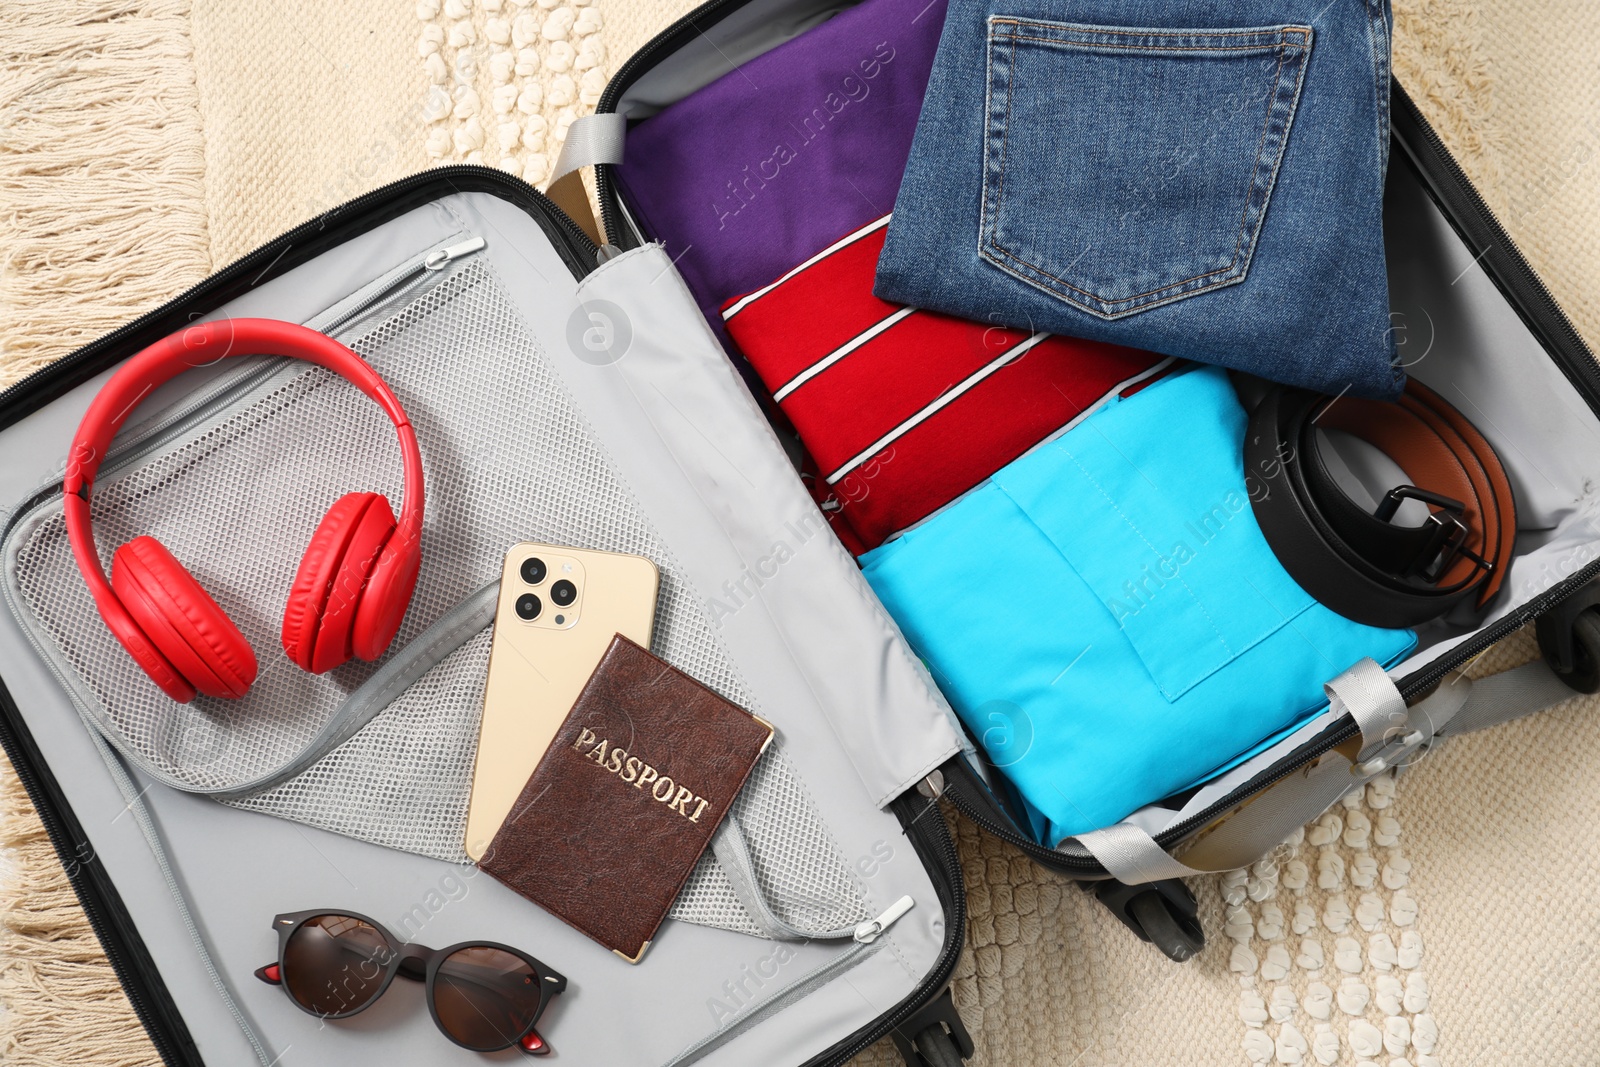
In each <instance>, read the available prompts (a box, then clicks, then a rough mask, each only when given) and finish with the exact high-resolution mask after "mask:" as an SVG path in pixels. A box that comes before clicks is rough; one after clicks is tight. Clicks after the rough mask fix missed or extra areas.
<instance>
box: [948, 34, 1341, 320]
mask: <svg viewBox="0 0 1600 1067" xmlns="http://www.w3.org/2000/svg"><path fill="white" fill-rule="evenodd" d="M1311 38H1312V33H1311V28H1310V27H1309V26H1276V27H1267V28H1258V29H1229V30H1160V29H1127V28H1111V27H1102V26H1084V25H1075V24H1069V23H1060V22H1043V21H1039V20H1034V19H1023V18H1015V17H1011V16H1006V15H994V16H991V17H990V19H989V29H988V86H989V87H988V97H987V109H988V117H987V124H986V130H985V137H984V159H983V207H982V219H981V223H980V233H979V252H980V254H981V255H982V256H983V257H984V259H985V260H987V261H988V262H990V263H992V264H993V265H995V266H996V267H999V268H1000V269H1002V270H1004V271H1006V272H1008V273H1010V274H1012V275H1014V276H1015V277H1017V278H1020V279H1021V280H1022V281H1025V282H1027V283H1028V284H1030V285H1033V286H1036V287H1038V288H1040V289H1042V290H1044V291H1045V292H1048V293H1051V294H1053V295H1054V296H1057V297H1059V298H1060V299H1062V300H1064V301H1066V302H1067V303H1069V304H1071V305H1072V306H1074V307H1077V308H1079V309H1081V310H1083V311H1086V312H1088V313H1090V314H1092V315H1095V316H1098V317H1100V318H1103V319H1116V318H1121V317H1123V316H1125V315H1131V314H1133V313H1135V312H1138V311H1143V310H1146V309H1148V308H1152V307H1159V306H1160V305H1162V304H1166V303H1170V302H1172V301H1174V300H1181V299H1183V298H1184V297H1188V296H1194V295H1196V294H1198V293H1204V292H1208V291H1210V290H1212V289H1217V288H1220V287H1222V286H1227V285H1233V284H1236V283H1238V282H1241V281H1243V280H1244V277H1245V273H1246V271H1247V270H1248V269H1249V266H1250V258H1251V255H1252V254H1253V253H1254V251H1255V244H1256V239H1257V236H1258V235H1259V233H1260V232H1261V224H1262V220H1263V219H1264V218H1265V217H1266V211H1267V202H1268V200H1269V199H1270V197H1271V195H1272V187H1273V184H1274V182H1275V180H1276V178H1277V173H1278V167H1279V164H1280V162H1281V161H1282V159H1283V153H1284V148H1285V147H1286V145H1287V144H1288V140H1289V127H1290V125H1291V123H1292V122H1293V120H1294V113H1295V107H1296V104H1297V103H1298V101H1299V97H1300V85H1301V81H1302V79H1303V77H1304V74H1305V67H1306V60H1307V58H1308V57H1309V55H1310V52H1311Z"/></svg>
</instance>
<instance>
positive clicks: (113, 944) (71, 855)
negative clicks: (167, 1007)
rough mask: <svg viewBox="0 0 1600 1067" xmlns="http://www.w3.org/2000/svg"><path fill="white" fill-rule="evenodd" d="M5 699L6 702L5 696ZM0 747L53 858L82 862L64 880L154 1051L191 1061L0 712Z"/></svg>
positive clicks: (175, 1066)
mask: <svg viewBox="0 0 1600 1067" xmlns="http://www.w3.org/2000/svg"><path fill="white" fill-rule="evenodd" d="M0 693H3V690H0ZM5 703H6V704H7V705H9V704H10V700H9V698H7V699H6V700H5ZM11 710H12V709H11V708H10V707H7V708H5V712H9V711H11ZM0 748H4V749H5V753H6V758H7V759H9V760H10V761H11V768H12V770H13V771H14V772H15V773H16V776H17V781H19V782H21V783H22V788H23V790H24V792H26V793H27V794H28V800H29V801H30V802H31V803H32V804H33V809H34V811H35V812H36V813H37V814H38V816H39V822H40V824H41V825H43V826H44V832H45V836H46V837H48V838H49V839H50V844H51V846H52V847H53V848H54V849H55V851H56V856H57V858H59V859H60V860H61V863H62V866H63V868H65V867H66V866H67V865H68V864H71V863H75V862H77V863H80V874H79V877H78V878H71V877H69V878H68V880H67V881H68V884H69V885H71V886H72V890H73V895H74V896H76V897H77V898H78V904H79V906H80V907H82V908H83V914H84V917H85V918H87V919H88V920H89V928H90V929H91V930H92V931H93V932H94V936H95V938H96V939H97V940H98V941H99V942H100V946H101V948H103V949H104V950H105V954H106V959H107V961H109V962H110V964H111V967H112V970H113V971H114V972H115V973H116V975H117V979H118V982H119V984H120V985H121V986H122V991H123V993H124V995H126V996H127V998H128V1003H129V1005H130V1006H132V1008H133V1014H134V1016H135V1017H136V1018H137V1019H138V1020H139V1023H140V1025H141V1026H143V1027H144V1030H145V1033H146V1034H147V1035H149V1038H150V1043H151V1044H152V1045H153V1046H155V1050H156V1053H157V1054H158V1055H160V1057H161V1061H162V1062H163V1063H165V1064H167V1065H168V1067H180V1065H183V1064H188V1063H191V1062H192V1061H191V1060H190V1059H189V1058H188V1057H187V1056H184V1055H181V1053H180V1050H179V1047H178V1045H177V1044H176V1042H174V1041H173V1039H172V1037H171V1036H170V1031H169V1029H168V1022H167V1020H166V1019H164V1018H162V1017H161V1016H158V1015H157V1014H156V1012H155V1010H154V1009H153V1008H152V1007H151V1004H150V1001H149V999H148V998H147V997H146V996H145V993H144V985H143V975H141V974H140V972H139V969H138V967H137V965H136V964H135V963H134V962H133V961H132V960H130V958H129V956H130V952H129V950H128V949H127V948H126V946H125V945H124V944H123V941H122V937H121V933H120V931H119V930H117V928H116V927H115V926H114V924H113V923H112V922H111V921H110V920H109V919H108V918H107V917H106V914H105V912H104V910H103V906H102V904H101V901H100V897H99V895H98V894H97V893H93V892H89V891H88V889H87V887H86V886H83V885H82V884H81V882H82V880H83V879H85V878H87V875H86V874H84V873H82V871H81V867H82V862H81V861H79V860H77V858H76V853H75V852H74V851H73V849H72V848H71V845H70V841H69V839H68V836H67V830H66V827H65V825H64V824H63V823H62V821H61V819H60V817H59V816H58V815H57V814H56V810H55V807H54V806H53V805H52V804H51V803H50V798H49V797H48V796H47V795H46V793H45V790H44V787H43V786H42V785H41V784H40V782H39V779H38V776H37V775H35V774H34V772H33V765H32V764H31V763H30V762H29V761H28V760H27V759H26V758H24V756H23V753H22V746H21V744H20V743H19V741H18V739H17V735H16V733H15V730H14V727H13V726H12V724H11V722H10V719H9V716H8V715H7V714H5V713H3V712H0ZM89 862H95V861H89Z"/></svg>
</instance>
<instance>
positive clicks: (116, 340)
mask: <svg viewBox="0 0 1600 1067" xmlns="http://www.w3.org/2000/svg"><path fill="white" fill-rule="evenodd" d="M460 192H487V193H490V194H492V195H496V196H499V197H501V198H502V199H505V200H507V201H509V202H511V203H512V204H514V205H516V206H517V207H519V208H521V209H522V210H523V211H525V212H526V213H527V214H528V215H529V216H530V217H532V218H533V219H534V221H535V222H536V223H537V224H538V225H539V227H540V229H541V230H542V231H543V232H544V234H545V236H546V238H547V239H548V240H549V241H550V244H551V247H552V248H553V249H554V251H555V252H556V254H557V255H558V256H559V257H560V258H561V260H562V262H563V263H564V264H565V265H566V266H567V268H568V269H569V270H570V271H571V272H572V275H573V277H574V278H575V279H577V280H579V281H581V280H582V279H583V278H584V277H585V276H587V275H588V273H589V272H590V271H592V270H593V269H594V268H595V266H596V253H597V251H598V249H597V246H596V245H595V244H594V242H593V241H591V240H590V239H589V237H588V235H587V234H585V233H584V232H583V230H582V229H580V228H579V227H578V225H577V223H575V222H573V221H572V220H571V219H570V218H569V217H568V216H567V215H566V214H565V213H564V212H562V211H561V209H560V208H558V207H556V205H555V204H554V203H552V202H551V201H550V200H549V199H548V198H547V197H546V196H545V195H544V194H543V193H540V192H539V191H538V190H537V189H535V188H533V186H531V185H529V184H527V183H526V182H524V181H522V180H521V179H519V178H514V177H512V176H511V175H509V174H506V173H505V172H504V171H500V170H496V169H493V168H489V167H478V166H450V167H438V168H435V169H433V170H430V171H425V172H423V173H421V174H416V175H413V176H411V177H409V178H403V179H401V180H399V181H396V182H392V183H390V184H388V185H385V186H382V187H380V188H378V189H375V190H373V191H372V192H369V193H366V194H364V195H362V196H360V197H357V198H356V199H354V200H351V201H348V202H347V203H345V204H343V205H341V206H339V207H336V208H334V209H332V210H331V211H328V212H326V213H324V214H323V215H321V216H319V217H318V218H316V219H313V220H311V221H309V222H306V223H303V224H302V225H300V226H298V227H296V228H294V229H293V230H290V231H288V232H287V233H285V234H283V235H281V236H279V237H277V238H275V239H274V240H272V241H269V242H267V243H266V244H264V245H262V246H261V247H259V248H257V249H256V250H255V251H253V252H250V253H248V254H246V255H245V256H243V257H242V258H240V259H238V260H236V261H234V262H233V263H232V264H230V265H229V266H227V267H225V268H223V269H222V270H220V271H218V272H216V273H215V274H212V275H211V276H209V277H207V278H206V279H204V280H202V281H201V282H199V283H197V284H196V285H194V286H191V287H190V288H189V289H187V290H185V291H184V292H182V293H180V294H179V295H178V296H176V297H174V298H173V299H171V300H169V301H167V302H166V303H165V304H163V305H161V306H160V307H158V308H156V309H154V310H152V311H150V312H147V313H145V314H144V315H141V316H139V317H138V318H136V319H133V320H132V321H130V322H127V323H124V324H123V325H122V326H120V327H118V328H117V329H115V330H113V331H111V332H110V333H108V334H105V335H103V336H102V337H100V338H98V339H96V340H94V341H91V342H90V343H89V344H87V345H84V346H83V347H81V348H79V349H77V350H75V351H74V352H72V353H71V354H69V355H67V356H64V357H62V358H61V359H59V360H57V361H56V362H54V363H52V364H49V365H48V366H46V367H43V368H41V369H40V370H38V371H35V372H34V373H33V374H31V375H29V376H27V377H26V378H23V379H21V380H20V381H18V382H15V383H13V384H12V385H10V386H8V387H6V388H4V389H0V428H4V427H6V426H10V425H11V424H13V423H15V422H17V421H18V420H20V419H22V418H24V417H26V416H27V415H29V414H31V413H32V412H34V411H37V410H38V409H40V408H42V407H43V406H44V405H46V404H48V403H49V402H50V401H52V400H55V399H57V398H58V397H60V396H62V395H63V394H64V393H66V392H68V391H69V390H71V389H72V388H74V387H75V386H77V385H79V384H81V383H82V382H84V381H85V380H87V379H88V378H90V377H92V376H93V375H95V374H97V373H99V372H100V371H102V370H105V369H107V368H109V367H110V366H112V365H114V364H115V363H117V362H119V361H120V360H122V359H124V358H126V357H127V356H129V355H132V354H133V352H135V351H137V350H138V349H139V348H142V347H144V345H146V344H149V343H151V342H153V341H155V340H157V339H159V338H160V337H162V336H165V335H166V334H168V333H171V332H172V331H173V330H175V329H178V328H180V327H182V326H183V325H185V324H187V323H188V322H190V321H192V319H193V317H194V316H195V314H205V313H206V312H209V311H211V310H213V309H214V308H216V307H219V306H221V305H222V304H224V303H226V302H228V301H229V300H231V299H234V298H235V297H237V296H239V295H241V294H243V293H246V292H248V291H250V290H251V289H253V288H254V287H255V286H257V285H259V284H261V282H263V281H265V280H267V279H268V278H269V277H277V276H278V275H280V274H282V273H285V272H287V271H288V270H290V269H292V268H293V267H295V266H298V265H299V264H301V263H303V262H306V261H308V260H310V259H312V258H315V257H316V256H317V255H320V254H322V253H323V252H325V251H327V250H328V249H330V248H333V247H336V246H338V245H340V244H342V243H343V242H345V241H348V240H349V239H351V238H352V237H355V236H358V235H359V234H361V233H365V232H367V231H368V230H370V229H372V228H374V227H376V226H378V225H380V224H382V223H383V222H386V221H388V220H390V219H393V218H396V217H398V216H399V215H402V214H404V213H405V212H407V211H410V210H412V209H414V208H417V207H420V206H422V205H424V204H426V203H429V202H430V201H432V200H435V199H437V198H438V197H441V196H445V195H449V194H451V193H460ZM425 266H426V265H425ZM440 266H441V267H442V266H443V264H440ZM385 295H387V294H385ZM363 310H365V309H363ZM268 369H270V368H268ZM237 384H239V383H238V382H231V383H229V385H230V386H231V385H237ZM189 407H190V405H185V408H186V409H187V408H189ZM181 414H189V415H192V414H193V412H192V411H186V412H184V413H174V415H175V416H179V415H181ZM162 423H163V424H167V425H165V426H163V427H161V428H158V427H151V428H150V429H149V430H148V431H145V432H143V433H141V435H140V440H141V441H142V442H145V443H148V441H149V439H150V434H152V433H154V432H159V430H160V429H170V420H168V419H163V420H162ZM46 495H48V491H47V494H46ZM30 506H31V505H30ZM0 748H3V749H4V751H5V754H6V757H7V758H8V759H9V760H10V763H11V766H12V769H13V770H14V772H15V773H16V776H17V780H18V781H19V782H21V783H22V787H23V789H24V791H25V792H26V793H27V795H28V799H29V801H30V802H31V803H32V804H33V807H34V810H35V811H36V812H37V813H38V816H39V821H40V823H41V824H42V825H43V826H44V829H45V835H46V836H47V837H48V838H49V840H50V843H51V845H52V847H54V849H55V851H56V855H57V857H58V858H59V859H60V861H61V864H62V866H63V868H64V869H66V870H68V871H69V872H72V871H75V872H76V874H75V875H70V876H69V881H70V882H71V884H72V888H73V892H74V894H75V895H76V896H77V898H78V903H79V905H80V906H81V907H82V908H83V912H84V916H85V917H86V918H87V919H88V921H89V927H90V929H91V930H93V931H94V935H95V937H96V938H97V939H98V941H99V942H100V945H101V947H102V948H103V949H104V951H105V954H106V959H107V960H108V961H109V962H110V964H111V967H112V970H113V972H114V973H115V974H116V976H117V981H118V983H119V984H120V985H121V987H122V989H123V992H124V994H125V995H126V996H127V998H128V1002H129V1004H130V1005H131V1006H132V1008H133V1011H134V1015H135V1017H137V1018H138V1020H139V1023H140V1025H141V1026H142V1027H143V1028H144V1031H145V1033H146V1034H147V1035H148V1036H149V1038H150V1041H151V1044H152V1045H153V1046H154V1047H155V1049H156V1052H157V1054H158V1055H159V1056H160V1057H161V1061H162V1062H163V1063H164V1064H166V1065H167V1067H201V1065H203V1063H204V1061H203V1059H202V1058H201V1056H200V1052H199V1050H198V1048H197V1047H196V1046H195V1043H194V1039H193V1037H192V1036H191V1035H190V1033H189V1029H188V1027H187V1025H186V1024H185V1022H184V1019H183V1014H182V1012H180V1011H179V1009H178V1007H177V1005H176V1004H175V1003H174V1002H173V999H172V996H171V994H170V993H169V991H168V990H167V986H166V983H165V981H164V980H163V978H162V975H161V971H160V969H159V968H158V967H157V966H156V965H155V962H154V960H152V959H151V958H150V955H149V952H148V950H146V949H145V947H144V942H143V940H142V939H141V935H140V933H139V931H138V928H137V927H136V926H135V925H134V923H133V920H132V918H131V917H130V916H129V915H128V913H127V910H126V908H125V907H124V906H123V904H122V900H121V896H120V894H119V893H118V891H117V887H116V885H115V883H114V882H112V881H111V879H110V878H109V876H107V875H106V873H105V871H104V868H103V867H101V866H100V865H99V863H98V861H97V858H96V857H94V856H92V855H91V856H89V857H85V856H83V855H82V854H81V853H80V852H79V850H78V846H77V845H76V844H75V843H74V842H78V841H82V842H85V843H87V841H88V838H87V836H86V835H85V834H84V833H83V831H82V827H81V825H80V824H79V823H78V822H77V819H76V817H75V816H74V815H73V813H72V807H71V805H70V803H68V801H67V800H66V798H65V796H64V795H63V794H62V793H61V788H60V786H59V784H58V783H57V782H56V779H55V777H54V775H53V773H52V772H51V771H50V769H49V766H48V764H47V763H46V761H45V760H44V758H43V756H42V755H41V754H40V753H39V752H38V749H37V746H36V745H35V744H34V742H33V740H32V736H31V734H30V733H29V732H28V729H27V726H26V724H25V723H24V721H23V719H22V715H21V712H20V711H19V710H18V708H17V706H16V703H15V702H14V701H13V700H12V698H11V695H10V692H9V691H8V690H7V689H6V687H5V685H4V684H3V683H0ZM41 768H42V772H41ZM63 813H64V814H63ZM957 873H958V876H959V871H958V872H957ZM952 966H953V962H952Z"/></svg>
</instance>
